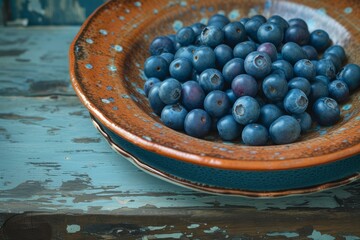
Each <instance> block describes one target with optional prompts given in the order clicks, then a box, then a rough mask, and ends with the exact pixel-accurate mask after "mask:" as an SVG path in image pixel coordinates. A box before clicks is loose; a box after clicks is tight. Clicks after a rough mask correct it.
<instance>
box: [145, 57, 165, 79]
mask: <svg viewBox="0 0 360 240" xmlns="http://www.w3.org/2000/svg"><path fill="white" fill-rule="evenodd" d="M144 73H145V75H146V77H148V78H151V77H155V78H158V79H160V80H163V79H165V78H166V77H167V76H169V64H168V62H167V61H166V60H165V59H164V58H162V57H160V56H151V57H149V58H147V59H146V61H145V64H144Z"/></svg>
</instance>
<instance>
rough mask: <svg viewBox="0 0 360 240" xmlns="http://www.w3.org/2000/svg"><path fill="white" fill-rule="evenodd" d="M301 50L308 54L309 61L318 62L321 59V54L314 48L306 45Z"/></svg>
mask: <svg viewBox="0 0 360 240" xmlns="http://www.w3.org/2000/svg"><path fill="white" fill-rule="evenodd" d="M301 48H302V49H303V50H304V51H305V52H306V55H307V56H308V59H310V60H318V59H319V54H318V52H317V51H316V49H315V48H314V47H313V46H311V45H305V46H302V47H301Z"/></svg>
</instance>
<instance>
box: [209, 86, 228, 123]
mask: <svg viewBox="0 0 360 240" xmlns="http://www.w3.org/2000/svg"><path fill="white" fill-rule="evenodd" d="M204 109H205V111H206V112H207V113H208V114H209V115H210V116H211V117H216V118H221V117H223V116H225V115H226V114H227V113H228V112H229V110H230V100H229V98H228V96H227V95H226V93H225V92H223V91H220V90H214V91H211V92H209V93H208V94H207V95H206V97H205V100H204Z"/></svg>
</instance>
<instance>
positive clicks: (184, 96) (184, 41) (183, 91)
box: [144, 14, 360, 145]
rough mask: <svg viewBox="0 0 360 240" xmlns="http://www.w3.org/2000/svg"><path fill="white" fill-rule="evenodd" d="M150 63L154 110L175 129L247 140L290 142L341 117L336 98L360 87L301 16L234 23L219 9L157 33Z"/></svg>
mask: <svg viewBox="0 0 360 240" xmlns="http://www.w3.org/2000/svg"><path fill="white" fill-rule="evenodd" d="M150 53H151V56H150V57H149V58H147V59H146V61H145V63H144V73H145V75H146V77H147V81H146V82H145V85H144V91H145V94H146V96H147V97H148V100H149V103H150V106H151V108H152V109H153V111H154V112H155V113H156V114H158V115H159V116H160V117H161V120H162V122H163V123H164V124H165V125H166V126H168V127H170V128H172V129H175V130H179V131H184V132H185V133H186V134H188V135H190V136H193V137H197V138H204V137H206V136H207V135H209V134H210V133H211V132H216V133H217V134H218V135H219V136H220V137H221V138H222V139H223V140H225V141H233V140H239V139H241V140H242V141H243V143H244V144H247V145H267V144H286V143H291V142H294V141H296V140H297V139H298V138H299V136H300V134H301V133H303V132H306V131H308V130H309V129H310V128H311V126H312V123H313V121H316V122H318V124H320V125H323V126H331V125H333V124H335V123H336V122H338V121H339V119H340V109H339V105H338V103H343V102H345V101H347V100H348V99H349V94H350V93H351V92H353V91H354V90H355V89H356V88H358V87H359V85H360V67H359V66H358V65H356V64H347V65H345V66H344V64H345V62H346V54H345V51H344V49H343V47H341V46H339V45H331V39H330V37H329V35H328V33H327V32H326V31H324V30H321V29H318V30H315V31H313V32H311V33H310V32H309V30H308V26H307V24H306V22H305V21H304V20H302V19H300V18H294V19H291V20H289V21H286V20H285V19H284V18H282V17H281V16H278V15H274V16H271V17H270V18H268V19H266V18H265V17H264V16H262V15H256V16H253V17H251V18H242V19H241V20H239V21H233V22H231V21H230V20H229V19H228V18H227V17H226V16H224V15H221V14H215V15H213V16H212V17H211V18H209V21H208V23H207V25H204V24H202V23H194V24H192V25H191V26H186V27H183V28H181V29H180V30H179V31H178V32H177V33H176V34H172V35H168V36H158V37H156V38H155V39H153V41H152V43H151V45H150Z"/></svg>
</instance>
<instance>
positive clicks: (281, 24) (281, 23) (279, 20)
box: [267, 15, 289, 32]
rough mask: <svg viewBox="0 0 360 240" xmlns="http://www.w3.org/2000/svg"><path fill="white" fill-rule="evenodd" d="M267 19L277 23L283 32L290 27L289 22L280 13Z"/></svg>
mask: <svg viewBox="0 0 360 240" xmlns="http://www.w3.org/2000/svg"><path fill="white" fill-rule="evenodd" d="M267 21H268V22H271V23H275V24H277V25H278V26H279V27H280V28H281V29H282V31H283V32H284V31H286V29H287V28H288V27H289V23H288V22H287V21H286V20H285V19H284V18H283V17H281V16H279V15H272V16H271V17H270V18H268V20H267Z"/></svg>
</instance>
